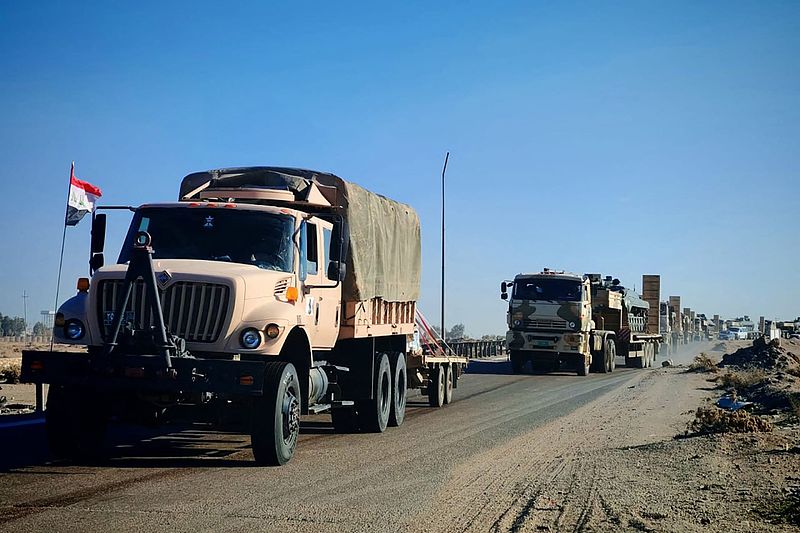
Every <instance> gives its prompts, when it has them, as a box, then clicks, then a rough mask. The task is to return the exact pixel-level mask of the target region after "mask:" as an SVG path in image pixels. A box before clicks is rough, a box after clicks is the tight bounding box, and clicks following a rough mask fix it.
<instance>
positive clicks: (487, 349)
mask: <svg viewBox="0 0 800 533" xmlns="http://www.w3.org/2000/svg"><path fill="white" fill-rule="evenodd" d="M448 346H450V349H451V350H453V352H454V353H455V354H456V355H458V356H461V357H468V358H470V359H480V358H483V357H497V356H500V355H506V354H507V353H508V349H507V348H506V341H504V340H503V341H463V342H449V343H448Z"/></svg>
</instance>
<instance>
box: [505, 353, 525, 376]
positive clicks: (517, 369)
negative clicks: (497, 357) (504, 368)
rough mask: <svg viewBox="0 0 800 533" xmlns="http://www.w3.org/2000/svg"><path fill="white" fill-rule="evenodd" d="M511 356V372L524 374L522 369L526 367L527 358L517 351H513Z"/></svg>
mask: <svg viewBox="0 0 800 533" xmlns="http://www.w3.org/2000/svg"><path fill="white" fill-rule="evenodd" d="M509 358H510V359H511V372H512V373H514V374H522V370H523V369H524V368H525V359H523V358H522V356H520V354H518V353H517V352H511V354H509Z"/></svg>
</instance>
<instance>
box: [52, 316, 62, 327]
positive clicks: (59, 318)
mask: <svg viewBox="0 0 800 533" xmlns="http://www.w3.org/2000/svg"><path fill="white" fill-rule="evenodd" d="M64 323H65V320H64V313H56V317H55V318H54V319H53V324H54V325H56V326H58V327H59V328H61V327H64Z"/></svg>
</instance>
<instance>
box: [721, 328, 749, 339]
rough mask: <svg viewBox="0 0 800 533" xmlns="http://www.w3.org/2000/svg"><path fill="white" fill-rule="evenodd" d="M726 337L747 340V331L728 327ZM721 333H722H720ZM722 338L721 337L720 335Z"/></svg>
mask: <svg viewBox="0 0 800 533" xmlns="http://www.w3.org/2000/svg"><path fill="white" fill-rule="evenodd" d="M723 333H727V334H728V335H727V339H728V340H734V341H735V340H747V331H745V330H743V329H741V328H728V330H727V332H723ZM720 335H722V333H720ZM720 338H722V337H720Z"/></svg>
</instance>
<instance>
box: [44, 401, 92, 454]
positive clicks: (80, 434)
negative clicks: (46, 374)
mask: <svg viewBox="0 0 800 533" xmlns="http://www.w3.org/2000/svg"><path fill="white" fill-rule="evenodd" d="M103 408H104V403H103V400H102V398H99V397H96V395H94V394H92V391H91V390H89V389H83V388H78V387H68V386H59V385H51V386H50V390H49V391H48V393H47V409H45V412H44V414H45V432H46V433H47V443H48V446H49V447H50V452H51V453H52V454H53V455H54V456H55V457H57V458H59V459H80V460H90V459H97V458H98V456H99V455H100V453H101V452H102V450H103V442H104V440H105V433H106V422H107V417H106V416H105V413H104V412H103V411H102V409H103Z"/></svg>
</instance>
